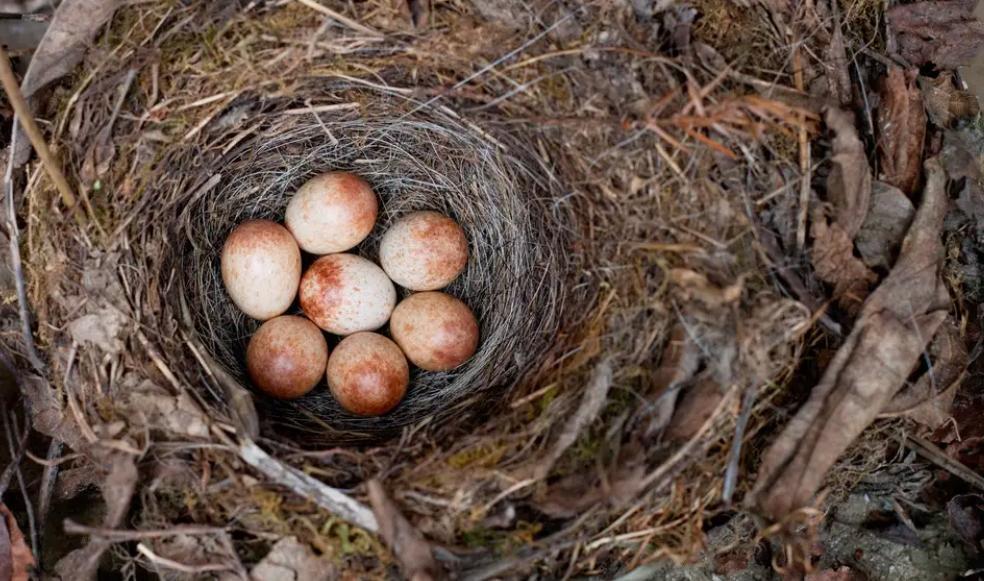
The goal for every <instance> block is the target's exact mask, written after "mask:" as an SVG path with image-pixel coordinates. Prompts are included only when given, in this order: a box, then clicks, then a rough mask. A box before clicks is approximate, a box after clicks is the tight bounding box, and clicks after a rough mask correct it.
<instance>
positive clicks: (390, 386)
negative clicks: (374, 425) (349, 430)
mask: <svg viewBox="0 0 984 581" xmlns="http://www.w3.org/2000/svg"><path fill="white" fill-rule="evenodd" d="M326 375H327V377H328V387H329V388H330V389H331V393H332V395H334V396H335V399H336V400H338V403H339V405H341V406H342V407H343V408H345V409H346V410H348V411H349V412H351V413H353V414H356V415H360V416H381V415H383V414H385V413H387V412H389V411H390V410H392V409H393V408H394V407H396V405H397V404H398V403H400V400H402V399H403V395H404V394H405V393H406V392H407V384H408V383H409V382H410V369H409V366H408V365H407V360H406V357H404V356H403V352H402V351H400V348H399V347H397V345H396V343H394V342H393V341H391V340H389V339H387V338H386V337H383V336H382V335H379V334H377V333H356V334H354V335H349V336H348V337H346V338H344V339H342V341H341V343H339V344H338V346H337V347H335V350H334V351H333V352H332V354H331V357H330V358H329V359H328V369H327V370H326Z"/></svg>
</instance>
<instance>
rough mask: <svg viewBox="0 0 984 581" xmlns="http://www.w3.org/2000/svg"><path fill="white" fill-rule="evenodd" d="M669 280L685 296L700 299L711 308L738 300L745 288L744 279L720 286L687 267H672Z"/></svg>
mask: <svg viewBox="0 0 984 581" xmlns="http://www.w3.org/2000/svg"><path fill="white" fill-rule="evenodd" d="M669 280H670V282H671V283H673V284H675V285H676V286H677V287H678V288H679V290H680V293H681V294H682V295H683V297H684V298H686V299H688V300H689V299H694V300H697V301H700V302H702V303H704V305H706V306H708V307H711V308H715V307H720V306H722V305H727V304H731V303H733V302H735V301H737V300H738V299H740V298H741V293H742V291H743V290H744V288H745V284H744V280H741V279H739V280H738V281H736V282H734V283H732V284H730V285H728V286H726V287H723V288H722V287H719V286H717V285H715V284H714V283H712V282H711V281H710V280H708V278H707V277H706V276H705V275H703V274H701V273H699V272H696V271H693V270H689V269H686V268H672V269H670V272H669Z"/></svg>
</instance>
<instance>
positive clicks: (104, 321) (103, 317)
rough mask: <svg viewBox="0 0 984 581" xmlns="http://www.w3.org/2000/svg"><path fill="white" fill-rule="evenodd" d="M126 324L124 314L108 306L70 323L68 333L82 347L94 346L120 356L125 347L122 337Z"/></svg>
mask: <svg viewBox="0 0 984 581" xmlns="http://www.w3.org/2000/svg"><path fill="white" fill-rule="evenodd" d="M126 323H127V319H126V316H125V315H123V313H121V312H120V311H119V310H117V309H116V308H115V307H112V306H108V305H107V306H104V307H102V308H100V309H98V310H96V311H95V312H92V313H89V314H86V315H82V316H81V317H79V318H77V319H75V320H74V321H72V322H71V323H69V324H68V333H69V335H71V336H72V339H73V340H74V341H75V342H76V343H79V344H80V345H92V346H94V347H98V348H100V349H102V350H103V351H105V352H106V353H109V354H112V355H118V354H119V353H121V352H122V351H123V349H124V347H125V346H124V344H123V340H122V339H120V335H121V333H122V331H123V328H124V327H125V326H126Z"/></svg>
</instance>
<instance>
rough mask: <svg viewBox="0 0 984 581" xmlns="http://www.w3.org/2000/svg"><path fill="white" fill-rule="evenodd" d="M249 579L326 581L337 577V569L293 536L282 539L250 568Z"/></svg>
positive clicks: (258, 580)
mask: <svg viewBox="0 0 984 581" xmlns="http://www.w3.org/2000/svg"><path fill="white" fill-rule="evenodd" d="M249 576H250V579H252V580H253V581H280V580H281V579H310V580H311V581H329V580H330V579H337V578H338V570H337V569H336V568H335V566H334V565H333V564H332V563H331V561H328V560H327V559H324V558H322V557H318V556H317V555H315V554H314V552H313V551H312V550H311V547H309V546H307V545H304V544H301V543H299V542H298V541H297V539H296V538H295V537H284V538H282V539H280V540H279V541H277V542H276V544H274V545H273V547H272V548H271V549H270V552H269V553H267V555H266V556H265V557H263V560H262V561H260V562H259V563H257V564H256V566H255V567H253V569H252V570H251V571H250V572H249Z"/></svg>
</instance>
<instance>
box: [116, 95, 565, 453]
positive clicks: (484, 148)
mask: <svg viewBox="0 0 984 581" xmlns="http://www.w3.org/2000/svg"><path fill="white" fill-rule="evenodd" d="M233 120H235V122H233ZM213 125H214V126H216V127H218V128H219V129H217V130H216V133H217V135H215V137H214V139H211V140H210V141H209V142H208V149H207V150H202V149H200V148H197V147H192V148H182V149H180V150H178V151H176V152H174V153H173V154H172V155H168V156H167V157H166V158H165V159H164V160H163V161H162V162H161V163H160V164H158V166H157V171H158V172H160V173H161V174H162V175H168V176H177V177H176V179H172V180H167V181H163V182H162V183H161V184H160V187H155V188H151V189H148V190H147V192H146V193H145V196H146V199H147V200H148V201H149V200H153V203H152V204H150V206H149V207H148V208H146V209H145V208H143V207H141V206H140V205H138V206H137V207H135V208H134V212H135V213H136V214H135V215H136V216H140V218H139V219H136V218H135V219H134V220H133V221H132V222H131V224H132V225H131V227H130V228H131V233H133V232H137V231H139V232H141V234H140V235H141V238H143V239H144V240H146V241H148V242H150V243H151V244H154V245H155V246H156V247H158V248H160V255H159V258H160V260H159V261H157V262H156V263H155V264H154V267H153V269H148V271H147V272H146V274H145V277H146V280H147V282H148V283H150V284H152V285H153V287H154V288H157V289H162V290H163V291H164V292H162V296H161V301H162V303H163V305H164V310H165V314H166V313H167V312H171V313H172V314H175V313H179V312H180V308H181V303H182V301H186V302H187V305H188V310H189V314H190V316H191V319H192V321H193V322H194V328H195V330H196V331H197V333H198V334H199V336H200V337H201V338H202V340H203V343H204V345H205V347H206V349H207V350H208V351H209V353H210V354H211V356H212V357H214V359H215V360H216V361H217V362H218V363H219V364H221V365H222V367H223V368H224V370H225V371H227V372H228V373H230V374H231V375H232V376H233V377H235V378H236V379H237V380H240V381H241V382H242V383H243V384H244V385H248V380H247V378H246V375H245V372H244V370H245V366H244V353H245V346H246V342H247V340H248V339H249V337H250V336H251V335H252V333H253V332H254V331H255V329H256V327H257V325H258V322H257V321H254V320H252V319H249V318H248V317H245V316H244V315H243V314H242V313H241V312H240V311H239V310H238V309H237V308H236V307H235V305H233V303H232V302H231V301H230V299H229V297H228V295H227V293H226V292H225V289H224V288H223V285H222V280H221V276H220V272H219V261H218V256H219V254H220V250H221V247H222V243H223V241H224V239H225V237H226V236H227V235H228V233H229V231H230V230H231V229H232V228H233V227H235V226H236V225H237V224H239V223H241V222H242V221H244V220H246V219H249V218H269V219H272V220H280V219H282V217H283V215H284V208H285V207H286V205H287V202H288V201H289V199H290V197H291V195H292V194H293V192H294V191H296V189H297V188H298V187H299V186H300V185H301V184H302V183H304V182H305V181H306V180H307V179H309V178H310V177H311V176H312V175H315V174H317V173H320V172H325V171H336V170H344V171H350V172H353V173H356V174H358V175H360V176H362V177H363V178H365V179H366V180H367V181H368V182H369V183H370V184H371V185H372V187H373V189H374V191H375V192H376V193H377V195H378V196H379V198H380V200H381V203H382V209H381V212H380V217H379V221H378V223H377V226H376V229H375V230H374V231H373V234H372V235H371V236H370V238H369V239H367V240H366V241H365V242H363V243H362V244H361V245H360V246H359V247H358V248H357V249H356V250H355V252H358V253H359V254H361V255H363V256H365V257H367V258H370V259H372V260H374V261H378V260H377V252H378V246H379V240H380V236H381V233H382V232H384V231H385V230H386V228H387V227H388V225H390V224H391V223H392V222H393V221H394V220H397V219H399V218H400V217H402V216H404V215H405V214H407V213H409V212H413V211H417V210H436V211H439V212H442V213H444V214H446V215H448V216H451V217H452V218H454V219H455V220H456V221H458V222H459V223H460V224H461V225H462V227H463V228H464V229H465V232H466V234H467V237H468V239H469V242H470V249H471V257H470V260H469V263H468V267H467V269H466V270H465V271H464V273H463V274H462V275H461V276H460V277H459V278H458V279H457V280H456V281H455V282H454V283H452V285H451V286H450V287H449V288H448V289H447V291H446V292H449V293H450V294H452V295H454V296H456V297H458V298H460V299H462V300H463V301H464V302H465V303H466V304H468V305H469V306H470V307H471V308H472V309H473V310H474V312H475V314H476V316H477V318H478V320H479V325H480V329H481V343H480V346H479V349H478V351H477V353H476V354H475V356H474V357H472V358H471V359H470V360H469V361H468V362H467V363H465V364H464V365H462V366H461V367H459V368H457V369H455V370H453V371H450V372H428V371H422V370H416V372H415V373H414V375H413V377H412V378H411V385H410V387H409V390H408V392H407V395H406V397H405V399H404V400H403V402H402V403H401V404H400V405H399V406H398V407H397V408H396V409H395V410H394V411H393V412H391V413H388V414H386V415H384V416H381V417H360V416H356V415H353V414H350V413H347V412H345V411H344V410H343V409H342V408H341V407H340V406H339V405H338V403H337V402H336V400H335V399H334V398H333V397H332V395H331V394H330V392H329V391H328V390H327V388H325V387H324V386H322V387H321V388H319V389H315V390H314V391H313V392H312V393H310V394H308V395H307V396H305V397H303V398H300V399H298V400H290V401H283V400H276V399H272V398H269V397H264V396H262V395H261V394H260V393H259V392H257V394H256V395H257V397H258V402H257V407H258V408H259V409H260V410H262V414H263V415H264V416H266V417H268V418H270V420H271V421H272V422H273V423H274V424H277V425H280V426H285V427H288V428H291V429H293V430H295V431H297V430H300V431H304V432H307V433H309V434H311V435H313V438H312V437H309V438H307V441H309V442H318V443H324V442H335V443H337V442H338V441H340V440H352V439H367V438H369V439H371V438H378V437H380V436H386V435H391V434H393V433H394V430H395V429H397V428H400V427H402V426H406V425H409V424H412V423H414V422H417V421H420V420H422V419H424V418H427V417H433V418H434V419H435V420H437V421H442V420H444V419H446V418H448V417H452V416H454V417H461V416H462V412H463V411H465V410H467V409H469V408H472V407H474V405H475V404H476V402H479V401H482V400H484V399H487V398H490V397H491V398H494V397H495V396H496V395H497V394H501V392H502V390H503V389H507V388H509V387H510V386H512V385H513V384H515V383H516V382H517V381H518V380H519V379H520V378H521V377H522V376H523V374H524V373H525V372H527V371H528V370H529V369H530V368H531V367H532V366H535V365H536V363H537V361H538V360H539V359H540V358H541V356H542V355H543V353H544V351H545V350H546V349H547V348H548V347H549V346H550V345H551V342H552V341H553V339H554V337H555V335H556V332H557V329H558V324H559V321H560V317H561V313H562V311H563V308H564V298H565V295H566V293H565V288H566V287H567V279H568V273H567V272H566V260H565V258H564V257H565V255H566V252H565V248H564V243H565V242H564V238H563V237H564V233H565V232H566V229H567V228H568V227H569V226H570V219H571V218H570V217H569V216H565V215H563V213H562V212H560V211H558V209H557V206H556V205H555V204H553V203H552V200H553V198H554V196H555V192H556V187H557V182H556V180H553V179H551V176H549V174H547V173H546V172H545V171H544V169H543V168H542V167H540V166H538V165H537V164H536V163H535V162H534V161H532V160H534V159H535V157H533V156H531V155H529V152H527V151H525V149H524V147H523V146H522V145H521V144H520V143H519V142H518V141H517V140H516V139H509V140H505V138H500V139H497V138H495V137H493V136H491V135H489V134H488V133H485V132H484V131H482V130H481V129H480V128H478V127H476V126H474V125H471V124H469V123H467V122H464V121H462V120H461V119H460V118H458V117H457V116H456V115H454V114H453V113H451V112H450V110H448V109H442V108H440V107H437V106H432V105H430V104H428V103H426V102H421V101H419V100H417V99H413V98H412V97H409V96H407V95H405V94H401V93H400V92H396V91H392V90H387V89H386V88H385V87H381V86H377V87H372V88H370V87H367V86H366V85H364V84H358V83H353V82H350V81H343V80H339V79H332V78H320V79H317V80H312V81H311V82H310V83H309V84H308V85H307V86H306V87H300V88H299V89H298V91H297V93H295V94H294V95H292V96H291V97H282V98H273V99H263V98H259V97H244V98H242V99H241V100H240V102H238V103H234V104H232V105H230V107H229V110H228V112H226V113H225V114H224V115H223V116H221V117H220V118H218V119H216V120H215V121H214V122H213ZM148 210H149V211H148ZM148 218H149V219H148ZM158 243H159V244H158ZM172 285H173V286H172ZM169 288H174V289H176V290H177V292H170V290H169ZM214 395H215V396H216V399H221V396H220V395H219V394H214Z"/></svg>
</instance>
